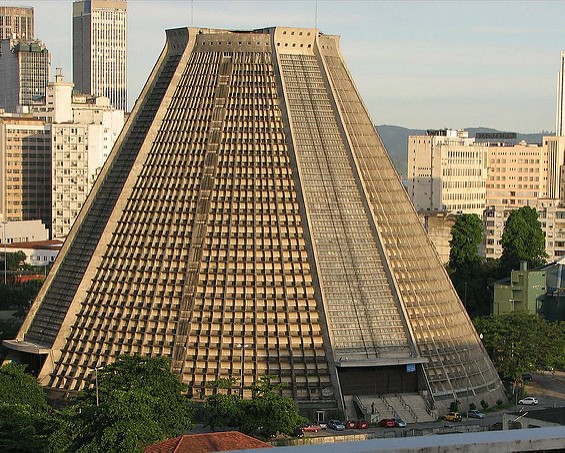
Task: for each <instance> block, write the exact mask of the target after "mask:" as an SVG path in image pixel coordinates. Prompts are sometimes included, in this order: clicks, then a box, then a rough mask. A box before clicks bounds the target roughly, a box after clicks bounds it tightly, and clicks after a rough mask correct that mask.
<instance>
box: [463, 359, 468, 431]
mask: <svg viewBox="0 0 565 453" xmlns="http://www.w3.org/2000/svg"><path fill="white" fill-rule="evenodd" d="M464 351H465V356H466V358H467V363H466V366H465V369H466V370H468V367H469V348H467V349H464ZM465 374H466V375H467V394H466V397H465V406H466V409H465V416H466V419H467V421H469V372H468V371H465Z"/></svg>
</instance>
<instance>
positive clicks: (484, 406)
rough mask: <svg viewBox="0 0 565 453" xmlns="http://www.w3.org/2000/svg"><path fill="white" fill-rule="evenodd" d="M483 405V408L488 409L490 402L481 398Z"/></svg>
mask: <svg viewBox="0 0 565 453" xmlns="http://www.w3.org/2000/svg"><path fill="white" fill-rule="evenodd" d="M481 407H482V408H483V410H486V409H487V407H488V403H487V402H486V401H485V400H481Z"/></svg>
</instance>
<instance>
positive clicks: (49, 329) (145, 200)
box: [4, 27, 503, 416]
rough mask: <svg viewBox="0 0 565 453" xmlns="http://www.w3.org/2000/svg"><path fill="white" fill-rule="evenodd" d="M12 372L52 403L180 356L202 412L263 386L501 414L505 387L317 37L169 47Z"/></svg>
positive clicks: (311, 403)
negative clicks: (137, 364)
mask: <svg viewBox="0 0 565 453" xmlns="http://www.w3.org/2000/svg"><path fill="white" fill-rule="evenodd" d="M4 344H5V345H6V346H7V347H8V348H9V350H10V351H9V356H8V360H14V361H20V362H25V363H28V364H30V366H31V368H32V369H33V370H35V371H36V373H37V375H38V377H39V380H40V382H41V383H42V384H43V385H45V386H46V387H48V388H49V389H51V390H52V391H56V390H59V391H61V392H72V391H76V390H79V389H81V388H83V387H84V386H86V385H92V379H93V371H92V370H93V369H95V368H97V367H100V366H104V365H106V364H109V363H112V362H113V361H114V360H115V359H116V357H118V356H119V355H121V354H144V355H166V356H169V357H170V358H171V366H172V370H173V371H174V372H175V373H178V375H179V376H180V377H181V379H182V380H183V381H184V382H185V383H186V384H188V386H189V389H190V395H191V396H192V397H194V398H202V397H204V396H205V395H207V394H210V393H211V392H213V391H214V389H212V388H210V387H209V386H207V384H209V383H210V382H212V381H215V380H217V379H219V378H226V377H234V378H237V379H238V380H239V383H238V384H237V388H235V389H233V391H236V392H240V391H242V392H243V395H244V397H249V396H250V395H251V391H250V389H249V386H250V385H251V384H252V383H253V382H254V381H257V380H258V379H259V378H260V377H262V376H264V375H267V374H268V375H273V376H275V377H276V379H277V380H279V381H280V382H281V383H284V384H287V385H288V389H287V390H285V391H284V393H285V394H287V395H288V396H291V397H293V398H294V399H295V400H297V402H298V403H299V406H300V407H301V408H302V409H304V410H310V411H318V410H326V409H328V410H329V409H332V408H340V409H342V410H344V411H345V412H346V414H351V416H354V415H353V413H352V412H351V411H353V410H355V408H354V405H356V406H357V409H358V410H361V411H362V412H363V411H365V413H366V412H367V407H368V406H370V401H374V400H375V399H376V398H378V396H377V395H387V394H388V395H395V394H402V395H413V396H414V397H415V398H416V399H417V398H420V400H422V401H423V403H424V404H425V405H426V408H427V409H428V410H433V409H440V410H441V409H445V408H447V407H448V406H449V403H451V402H452V401H453V400H455V399H457V400H461V401H463V400H464V398H465V396H467V398H469V396H470V397H471V398H472V401H480V400H482V399H484V400H485V401H487V402H489V403H492V404H494V403H495V402H496V400H498V399H502V398H503V388H502V384H501V382H500V380H499V378H498V374H497V372H496V370H495V369H494V367H493V365H492V363H491V362H490V359H489V357H488V355H487V353H486V351H485V349H484V347H483V345H482V343H481V340H480V339H479V336H478V335H477V332H476V331H475V329H474V327H473V324H472V323H471V320H470V319H469V317H468V316H467V314H466V312H465V310H464V308H463V305H462V303H461V301H460V300H459V298H458V296H457V294H456V292H455V290H454V289H453V287H452V285H451V282H450V280H449V277H448V275H447V273H446V271H445V269H444V268H443V265H442V263H441V261H440V259H439V258H438V255H437V254H436V252H435V251H434V248H433V246H432V244H431V242H430V240H429V239H428V237H427V236H426V234H425V231H424V229H423V227H422V225H421V223H420V221H419V220H418V216H417V214H416V211H415V209H414V207H413V205H412V203H411V202H410V200H409V198H408V195H407V194H406V191H405V190H404V188H403V186H402V183H401V181H400V179H399V177H398V175H397V173H396V171H395V169H394V167H393V165H392V163H391V161H390V159H389V157H388V155H387V152H386V150H385V148H384V146H383V144H382V142H381V140H380V138H379V136H378V134H377V132H376V130H375V128H374V126H373V122H372V120H371V118H370V117H369V115H368V113H367V111H366V109H365V107H364V105H363V102H362V100H361V98H360V95H359V93H358V92H357V89H356V88H355V85H354V82H353V80H352V78H351V76H350V74H349V72H348V70H347V67H346V65H345V63H344V60H343V57H342V55H341V52H340V49H339V37H337V36H331V35H325V34H322V33H320V32H319V31H318V30H317V29H301V28H287V27H276V28H267V29H259V30H252V31H248V32H241V31H238V32H232V31H228V30H214V29H205V28H179V29H174V30H168V31H167V42H166V45H165V47H164V49H163V52H162V54H161V55H160V57H159V59H158V61H157V63H156V65H155V67H154V70H153V72H152V74H151V75H150V77H149V79H148V81H147V84H146V85H145V88H144V89H143V92H142V93H141V95H140V97H139V100H138V102H137V104H136V106H135V107H134V109H133V111H132V113H131V115H130V117H129V118H128V121H127V123H126V125H125V127H124V130H123V131H122V133H121V135H120V137H119V138H118V140H117V142H116V144H115V146H114V148H113V150H112V152H111V154H110V156H109V158H108V160H107V161H106V163H105V165H104V167H103V169H102V171H101V174H100V176H99V178H98V179H97V181H96V183H95V185H94V187H93V189H92V191H91V193H90V195H89V197H88V199H87V200H86V202H85V204H84V207H83V209H82V210H81V212H80V214H79V217H78V219H77V221H76V222H75V224H74V225H73V227H72V229H71V231H70V233H69V235H68V237H67V241H66V242H65V244H64V246H63V248H62V250H61V252H60V254H59V256H58V257H57V259H56V261H55V263H54V265H53V269H52V271H51V272H50V273H49V275H48V277H47V280H46V282H45V284H44V286H43V288H42V289H41V291H40V293H39V295H38V297H37V299H36V301H35V302H34V304H33V306H32V308H31V311H30V313H29V315H28V317H27V318H26V320H25V322H24V324H23V326H22V328H21V330H20V332H19V333H18V335H17V338H15V339H14V340H9V341H4Z"/></svg>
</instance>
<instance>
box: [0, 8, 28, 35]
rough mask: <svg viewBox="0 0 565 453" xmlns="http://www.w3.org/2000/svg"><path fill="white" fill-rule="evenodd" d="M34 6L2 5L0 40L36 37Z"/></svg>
mask: <svg viewBox="0 0 565 453" xmlns="http://www.w3.org/2000/svg"><path fill="white" fill-rule="evenodd" d="M33 27H34V25H33V8H31V7H26V6H0V41H1V40H3V39H13V38H15V39H23V40H30V39H33V38H34V28H33Z"/></svg>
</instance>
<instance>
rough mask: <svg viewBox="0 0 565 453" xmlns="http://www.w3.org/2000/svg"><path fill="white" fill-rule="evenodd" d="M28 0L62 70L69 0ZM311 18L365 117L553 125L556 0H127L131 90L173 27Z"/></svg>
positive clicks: (561, 34)
mask: <svg viewBox="0 0 565 453" xmlns="http://www.w3.org/2000/svg"><path fill="white" fill-rule="evenodd" d="M20 4H25V5H27V6H33V7H34V8H35V29H36V36H37V37H38V38H40V39H41V40H43V41H44V42H45V44H46V45H47V47H48V48H49V50H50V51H51V53H52V68H53V73H54V68H56V67H62V68H63V71H64V74H65V77H66V80H70V79H71V78H72V66H71V44H72V43H71V22H72V21H71V16H72V0H15V1H5V0H0V5H20ZM316 24H317V26H318V28H320V30H321V31H322V32H323V33H326V34H337V35H340V36H341V50H342V53H343V55H344V57H345V61H346V63H347V65H348V67H349V70H350V71H351V73H352V75H353V77H354V79H355V82H356V84H357V87H358V89H359V91H360V92H361V95H362V96H363V99H364V101H365V104H366V105H367V108H368V109H369V112H370V114H371V116H372V118H373V122H374V123H375V124H379V125H380V124H392V125H398V126H405V127H411V128H418V129H431V128H443V127H450V128H462V127H476V126H488V127H493V128H496V129H499V130H506V131H516V132H522V133H528V132H539V131H542V130H545V131H553V130H555V106H556V81H557V71H558V68H559V54H560V51H561V50H565V25H564V24H565V2H563V1H509V0H506V1H414V0H413V1H361V0H349V1H339V0H318V1H315V0H300V1H282V0H279V1H275V0H262V1H259V0H257V1H250V0H248V1H237V0H233V1H218V0H192V1H191V0H128V28H129V30H128V40H129V41H128V46H129V50H128V58H129V61H128V66H129V100H130V105H131V104H132V103H133V102H134V101H135V99H136V98H137V96H138V94H139V92H140V91H141V88H142V86H143V84H144V83H145V80H146V79H147V76H148V75H149V73H150V71H151V68H152V67H153V65H154V63H155V61H156V59H157V56H158V55H159V53H160V51H161V49H162V48H163V46H164V43H165V32H164V31H165V29H167V28H175V27H182V26H196V27H200V26H201V27H212V28H228V29H253V28H262V27H267V26H274V25H284V26H302V27H314V26H316Z"/></svg>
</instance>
